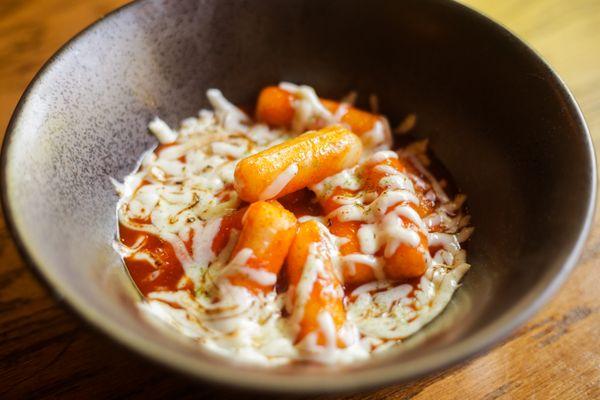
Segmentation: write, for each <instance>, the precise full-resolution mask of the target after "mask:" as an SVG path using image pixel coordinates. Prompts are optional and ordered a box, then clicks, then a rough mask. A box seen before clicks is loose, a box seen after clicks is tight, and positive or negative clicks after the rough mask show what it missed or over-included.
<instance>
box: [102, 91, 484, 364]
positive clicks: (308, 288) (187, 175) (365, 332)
mask: <svg viewBox="0 0 600 400" xmlns="http://www.w3.org/2000/svg"><path fill="white" fill-rule="evenodd" d="M281 87H282V88H283V89H285V90H287V91H289V92H290V93H292V94H293V95H294V97H295V101H294V104H293V107H294V109H295V119H294V122H293V126H292V129H291V130H290V131H284V130H281V129H270V128H269V127H268V126H266V125H264V124H257V123H253V122H252V121H251V120H250V118H249V117H248V116H247V115H246V114H245V113H244V112H243V111H241V110H240V109H239V108H238V107H236V106H235V105H233V104H232V103H231V102H229V101H228V100H227V99H226V98H225V97H224V96H223V94H222V93H221V92H220V91H218V90H216V89H211V90H209V91H208V92H207V97H208V99H209V101H210V103H211V105H212V107H213V111H210V110H201V111H200V112H199V113H198V116H197V117H191V118H187V119H185V120H184V121H182V123H181V127H180V129H179V131H174V130H172V129H171V128H170V127H169V126H168V125H167V124H166V123H165V122H164V121H162V120H160V119H159V118H155V119H154V120H153V121H151V122H150V124H149V129H150V131H151V132H152V133H153V134H154V135H155V136H156V137H157V138H158V140H159V142H160V143H161V144H168V146H162V147H159V148H158V149H157V151H154V152H153V151H149V152H147V153H145V154H144V155H143V156H142V158H141V160H140V163H139V165H138V166H137V167H136V171H135V172H133V173H132V174H130V175H128V176H127V177H125V178H124V181H123V183H119V182H117V181H115V180H112V181H113V184H114V185H115V188H116V190H117V192H118V193H119V196H120V200H119V203H118V206H117V207H118V218H119V222H120V224H122V226H124V227H127V228H130V229H133V230H137V231H140V232H145V233H147V234H151V235H155V236H157V237H158V238H160V239H161V240H163V241H165V242H166V243H168V244H169V245H170V246H171V247H172V248H173V252H174V254H175V256H176V257H177V260H178V261H179V262H180V263H181V265H182V267H183V269H184V273H185V277H186V278H187V279H189V281H190V282H191V283H192V285H193V287H194V290H193V291H190V290H187V289H186V290H184V289H183V288H184V286H185V285H181V284H180V285H178V286H177V289H176V290H174V291H155V292H151V293H150V294H149V295H148V298H147V299H146V301H144V302H142V303H140V309H141V310H142V311H143V313H142V314H143V315H144V316H146V317H148V318H149V319H150V321H152V322H153V323H158V322H157V321H162V323H165V324H166V325H167V326H169V327H172V328H175V329H176V331H178V332H180V333H182V334H184V335H185V336H187V337H188V338H190V340H194V341H196V342H197V343H198V345H200V346H203V347H204V348H206V349H208V350H210V351H213V352H214V353H216V354H219V355H222V356H224V357H229V358H232V359H235V360H236V361H238V362H243V363H250V364H261V365H268V366H273V365H281V364H286V363H290V362H293V361H296V360H311V361H316V362H319V363H326V364H337V363H352V362H356V361H357V360H363V359H366V358H368V357H369V356H370V355H371V354H373V353H378V352H382V351H386V350H388V349H389V348H391V347H393V346H396V345H399V343H401V341H402V339H404V338H406V337H407V336H410V335H411V334H413V333H415V332H416V331H418V330H419V329H420V328H421V327H423V326H424V325H425V324H427V323H428V322H429V321H431V319H433V318H434V317H435V316H436V315H438V314H439V313H440V312H441V311H442V310H443V308H444V307H445V306H446V304H447V303H448V301H449V300H450V298H451V296H452V293H453V292H454V291H455V290H456V288H457V287H458V282H459V281H460V279H461V277H462V275H463V274H464V273H465V272H466V271H467V270H468V268H469V265H468V264H466V253H465V251H464V250H462V249H461V243H462V242H463V241H465V240H467V238H468V237H469V236H470V235H471V234H472V232H473V228H471V227H470V226H469V217H468V216H467V215H464V214H463V213H462V206H463V203H464V201H465V197H464V196H462V195H459V196H456V198H454V199H452V200H451V199H450V198H449V197H448V196H447V195H446V193H445V192H444V190H443V187H442V185H441V184H440V182H438V181H437V180H436V179H435V178H434V177H433V176H432V175H431V173H429V171H427V169H426V168H425V166H424V164H423V163H422V160H424V153H423V152H424V149H425V147H424V145H422V144H420V145H418V146H411V147H409V148H407V149H405V150H402V153H403V154H402V155H403V157H407V158H408V159H409V160H410V162H411V163H412V164H413V165H414V166H415V168H416V170H417V171H418V175H419V176H416V175H414V174H410V173H406V174H405V173H400V172H398V171H397V170H395V169H393V168H391V167H389V166H386V165H378V164H382V163H383V162H384V161H385V160H386V159H389V158H398V154H397V153H396V152H394V151H391V150H390V148H391V147H390V145H391V143H390V138H391V136H390V135H389V125H388V124H387V120H386V119H385V118H383V117H382V118H381V120H380V121H379V122H378V123H376V124H375V126H373V128H372V129H371V131H369V132H366V133H365V134H364V138H363V139H364V140H366V151H365V153H364V157H363V162H362V164H361V165H359V166H356V167H353V168H349V169H347V170H344V171H342V172H340V173H338V174H336V175H333V176H330V177H328V178H326V179H325V180H323V181H322V182H319V183H318V184H316V185H314V186H313V187H311V188H310V189H311V190H312V191H313V192H315V194H316V195H317V197H318V198H319V199H326V198H328V197H329V196H332V194H333V192H334V191H335V190H337V189H340V188H341V189H344V190H346V191H349V192H351V194H344V195H337V196H335V197H333V201H335V202H336V203H338V204H339V205H340V207H339V208H337V209H336V210H335V211H334V212H332V213H331V214H330V215H328V216H305V217H302V218H299V221H301V222H302V221H305V220H309V219H312V220H316V221H318V222H319V224H320V225H319V226H320V229H321V232H322V237H323V238H324V240H323V241H322V242H320V243H317V244H314V245H313V246H311V248H310V250H309V255H308V257H307V260H306V265H305V267H304V270H303V273H302V276H301V279H300V281H299V282H298V284H297V285H296V286H295V287H292V288H290V289H289V290H288V291H287V292H284V293H275V292H271V293H269V294H263V293H259V294H255V293H251V292H250V291H248V290H247V289H246V288H244V287H239V286H234V285H232V284H231V283H230V282H229V280H228V279H227V277H228V276H230V275H231V274H233V273H235V274H241V275H243V276H245V277H247V278H248V279H250V280H252V281H254V282H256V283H258V284H259V285H263V286H271V285H274V284H275V283H276V281H277V276H276V275H275V274H273V273H271V272H269V271H266V270H262V269H256V268H250V267H249V266H248V261H249V260H250V259H251V258H252V257H254V254H253V253H252V250H250V249H242V250H241V251H239V252H238V253H237V254H236V255H235V257H233V259H231V260H230V257H231V254H232V251H233V248H234V247H235V244H236V242H237V237H238V232H237V231H236V230H235V229H233V230H231V233H230V236H229V238H228V241H227V243H226V244H225V247H224V248H223V249H222V250H221V251H220V252H219V253H218V254H215V253H214V252H213V242H214V239H215V237H216V236H217V235H218V233H219V231H220V229H221V225H222V223H223V217H224V216H226V215H227V214H229V213H231V212H232V211H233V210H237V209H238V208H239V207H240V200H239V199H238V197H237V193H236V192H235V191H234V190H233V188H232V183H233V179H234V177H233V173H234V170H235V166H236V164H237V162H238V160H239V159H241V158H243V157H246V156H248V155H250V154H254V153H256V152H258V151H261V150H263V149H265V148H268V147H270V146H273V145H275V144H278V143H281V142H283V141H285V140H287V139H289V138H291V137H294V136H295V135H296V134H298V133H302V132H303V131H304V130H306V129H307V128H308V127H311V126H313V125H314V124H315V122H316V121H318V122H319V123H320V124H333V123H339V122H340V121H341V119H342V117H343V115H344V114H345V112H346V110H347V107H348V105H346V104H342V105H341V106H340V107H338V109H337V110H336V112H335V113H333V114H332V113H330V112H329V111H328V110H327V109H326V108H325V107H324V106H323V105H322V104H321V102H320V101H319V99H318V97H317V95H316V93H315V92H314V90H313V89H312V88H310V87H308V86H297V85H293V84H290V83H282V84H281ZM373 165H376V167H375V168H376V169H377V171H378V172H381V173H383V174H384V175H385V176H384V177H382V178H381V179H380V181H379V182H378V184H379V186H380V187H381V188H382V191H381V193H377V192H374V191H365V190H363V187H364V184H365V183H364V181H363V178H362V176H361V174H362V170H363V168H364V167H365V166H373ZM425 165H426V164H425ZM297 173H298V167H297V165H296V164H293V165H291V166H290V167H288V168H287V169H286V170H284V171H282V172H281V174H280V175H279V176H278V177H277V179H276V180H275V181H274V182H272V183H271V184H270V185H269V186H268V187H267V189H266V190H265V191H264V193H263V194H262V196H261V197H262V198H264V199H268V198H273V197H275V196H277V194H279V193H280V192H281V191H282V190H283V189H284V188H285V187H286V185H287V184H288V183H289V182H290V180H291V179H293V177H294V176H295V175H296V174H297ZM417 190H420V191H421V192H419V193H421V194H422V193H423V192H425V193H426V194H425V197H426V198H427V199H428V200H429V201H430V202H431V203H432V204H435V205H436V207H435V209H434V210H433V212H432V213H431V214H430V215H428V216H425V217H424V218H421V216H420V215H419V214H418V213H417V212H416V211H415V207H414V206H416V205H419V203H420V199H419V197H418V196H417V195H416V193H417ZM331 218H338V219H339V220H341V221H355V222H359V223H360V224H361V225H360V228H359V229H358V232H357V235H358V241H359V248H360V252H357V253H353V254H348V255H345V256H341V255H340V251H339V248H340V246H342V245H344V244H345V243H347V242H348V239H346V238H339V237H336V236H334V235H332V234H331V233H330V232H329V230H328V228H327V224H328V221H329V219H331ZM421 235H425V236H426V237H427V239H428V241H429V245H430V247H431V248H432V249H436V251H435V254H432V255H431V256H429V252H428V251H427V249H425V248H422V245H421V240H420V238H421ZM401 244H403V245H408V246H412V247H416V248H419V249H420V251H423V253H424V254H425V255H426V259H427V270H426V272H425V274H424V275H423V276H422V277H421V279H420V281H419V283H418V284H417V285H416V286H414V287H413V286H411V285H408V284H398V283H396V282H391V281H388V280H386V277H385V273H384V270H383V267H384V263H385V261H384V258H383V257H382V256H390V255H391V254H393V253H394V252H395V250H396V249H397V248H398V246H400V245H401ZM114 247H115V250H116V251H118V252H119V253H120V254H121V255H122V256H123V257H130V258H131V259H133V260H137V261H139V262H145V263H147V264H148V265H150V266H151V267H153V268H155V269H156V271H155V272H154V273H152V274H151V275H150V279H153V278H154V277H155V276H157V274H158V273H157V271H158V268H159V265H158V264H157V260H155V259H154V258H153V255H152V254H151V253H150V252H148V251H145V250H144V247H143V237H140V240H137V241H136V242H135V243H133V245H132V246H131V247H127V246H124V245H123V244H122V243H120V242H117V243H115V246H114ZM380 251H381V253H380ZM325 261H327V262H331V263H332V266H333V272H334V273H335V274H336V276H337V278H338V279H339V280H340V281H342V277H343V275H344V274H343V271H342V269H346V270H348V271H354V269H355V267H356V265H357V264H362V265H367V266H370V267H371V268H373V271H374V273H375V276H376V278H377V280H376V281H374V282H370V283H367V284H364V285H362V286H360V287H358V288H356V289H355V290H354V291H353V292H352V293H351V294H350V295H349V296H346V298H345V307H346V311H347V320H346V322H345V323H344V325H343V326H342V327H341V328H340V329H337V332H336V326H335V324H334V321H333V318H332V315H331V314H330V313H329V312H327V311H322V312H321V313H320V314H318V318H317V319H318V321H317V322H318V330H317V331H315V332H312V333H309V334H308V335H306V336H305V337H304V339H303V340H302V341H301V342H300V343H295V337H296V333H297V332H298V329H299V322H300V321H301V319H302V317H303V313H304V309H305V305H306V302H307V301H308V298H309V297H310V295H311V293H312V290H313V287H314V284H315V282H316V281H317V280H318V279H319V277H320V276H322V275H324V274H326V271H325V270H324V268H325V266H324V262H325ZM182 282H183V280H182ZM180 283H181V282H180ZM292 291H293V292H294V293H295V301H294V302H293V304H292V301H291V296H289V295H288V294H289V293H290V292H292ZM323 293H325V294H326V295H329V296H333V297H337V298H342V297H343V296H344V293H343V291H342V289H341V287H339V286H335V285H329V286H327V287H325V288H323ZM284 308H285V309H287V311H288V313H289V314H290V315H289V316H287V317H284V316H283V315H282V312H283V310H284ZM159 326H161V327H164V326H165V325H162V324H159ZM319 334H321V335H322V336H323V338H324V339H325V340H324V344H319V343H318V342H319V341H318V337H319ZM338 340H341V341H342V342H344V344H345V345H346V346H345V347H343V348H340V347H339V346H338Z"/></svg>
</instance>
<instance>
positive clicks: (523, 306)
mask: <svg viewBox="0 0 600 400" xmlns="http://www.w3.org/2000/svg"><path fill="white" fill-rule="evenodd" d="M146 1H148V0H135V1H132V2H130V3H127V4H125V5H123V6H121V7H119V8H116V9H115V10H113V11H111V12H110V13H108V14H106V15H105V16H104V17H102V18H100V19H99V20H97V21H95V22H94V23H92V24H91V25H89V26H88V27H86V28H85V29H83V30H82V31H80V32H79V33H77V34H76V35H75V36H74V37H73V38H71V39H70V40H69V41H68V42H66V43H65V44H64V45H62V46H61V47H60V48H59V50H57V51H56V52H55V53H54V54H53V55H52V56H51V57H50V58H49V59H48V60H47V61H46V62H45V63H44V65H43V66H42V68H41V69H40V70H39V71H38V72H37V73H36V74H35V76H34V78H33V79H32V80H31V82H30V83H29V85H28V86H27V88H26V90H25V91H24V92H23V94H22V96H21V98H20V100H19V102H18V103H17V106H16V108H15V110H14V112H13V115H12V117H11V119H10V121H9V124H8V127H7V130H6V134H5V136H4V139H3V143H2V149H1V154H0V186H1V191H0V200H1V202H2V210H3V213H4V218H5V221H6V226H7V228H8V231H9V232H10V233H11V235H12V237H13V239H14V242H15V244H16V246H17V249H18V251H19V253H20V255H21V256H22V257H23V259H24V260H25V263H26V264H27V265H28V266H29V267H30V269H31V270H32V271H33V272H34V274H35V275H36V276H37V277H38V279H39V280H40V281H41V282H43V283H44V284H45V286H46V287H48V288H49V289H50V292H51V294H52V295H53V296H54V297H55V299H56V300H58V302H59V304H61V305H62V304H65V305H67V306H68V309H69V310H71V311H74V313H75V314H77V315H78V316H79V317H81V318H82V319H83V321H84V322H86V323H87V325H88V326H90V327H92V328H93V329H96V330H99V331H101V332H102V333H103V334H105V335H106V336H108V337H110V338H112V339H113V340H114V341H115V342H116V343H117V344H119V345H121V346H123V347H126V348H128V349H130V350H133V351H134V352H136V353H137V354H141V355H143V356H145V357H146V359H149V360H150V361H152V362H154V363H155V364H159V365H161V366H168V367H170V368H171V369H172V370H175V371H177V372H179V373H183V374H185V375H187V376H190V377H194V378H197V379H201V380H205V381H210V382H213V383H216V384H218V385H222V386H224V385H227V386H228V387H231V386H233V387H237V388H243V389H250V390H256V391H261V392H265V391H271V392H279V393H284V392H287V393H290V392H295V393H305V394H310V393H313V394H314V393H333V392H344V391H352V390H365V389H369V388H375V387H381V386H384V385H388V384H393V383H403V382H407V381H412V380H416V379H417V378H420V377H423V376H425V375H429V374H432V373H434V372H438V371H441V370H443V369H446V368H448V367H450V366H452V365H456V364H458V363H460V362H463V361H465V360H468V359H471V358H474V357H475V356H477V355H480V354H482V353H484V352H486V351H488V350H490V349H491V348H492V347H493V346H495V345H497V344H498V343H500V342H502V341H504V340H505V339H506V338H507V337H508V336H509V335H510V334H511V333H512V332H514V331H515V330H516V329H517V328H518V327H520V326H521V325H523V324H524V323H525V322H526V321H527V320H528V319H530V318H531V317H532V316H533V315H534V314H535V313H536V312H537V311H538V310H539V309H540V308H541V307H542V306H543V305H544V304H546V303H547V302H548V300H549V299H550V298H551V296H553V295H554V294H555V293H556V292H557V290H558V289H559V287H560V286H561V285H562V284H563V283H564V281H565V280H566V278H567V276H568V275H569V273H570V272H571V271H572V270H573V269H574V267H575V266H576V264H577V262H578V261H579V258H580V256H581V253H582V251H583V248H584V245H585V243H586V240H587V237H588V236H589V233H590V230H591V227H592V225H593V220H594V215H595V208H596V197H597V167H596V155H595V152H594V146H593V143H592V138H591V135H590V133H589V129H588V127H587V125H586V122H585V119H584V117H583V114H582V112H581V110H580V107H579V105H578V104H577V102H576V100H575V98H574V96H573V95H572V93H571V92H570V91H569V89H568V88H567V86H566V84H565V83H564V81H563V80H562V79H561V78H560V77H559V76H558V74H557V73H556V72H555V71H554V70H553V69H552V68H551V67H550V65H549V64H548V63H547V62H546V61H545V60H544V59H543V58H542V57H541V56H540V55H539V54H538V53H537V52H536V51H535V50H533V49H532V48H531V47H530V46H529V45H528V44H527V43H526V42H525V41H524V40H522V39H521V38H519V37H518V36H517V35H516V34H514V33H513V32H512V31H510V30H509V29H507V28H506V27H505V26H504V25H502V24H500V23H498V22H496V21H494V20H493V19H491V18H490V17H488V16H487V15H485V14H484V13H482V12H481V11H479V10H475V9H473V8H471V7H469V6H467V5H464V4H462V3H459V2H457V1H451V2H448V3H446V4H445V5H446V6H447V7H454V8H456V9H458V12H462V13H466V14H470V17H471V18H475V19H478V20H479V22H481V23H483V24H487V25H490V26H491V27H492V28H494V29H496V30H498V31H500V32H501V33H503V34H505V35H506V36H507V40H514V41H516V42H517V45H520V46H522V48H523V50H525V51H526V52H527V53H528V56H529V57H532V58H534V59H537V61H538V62H539V63H540V65H541V66H542V67H543V68H544V69H545V70H546V72H547V73H548V77H549V78H550V79H551V80H554V83H556V85H557V88H558V89H559V92H560V93H559V94H560V96H562V97H563V98H564V100H565V103H566V107H567V111H569V112H570V113H571V114H572V115H573V117H574V118H575V121H576V125H577V127H576V128H577V130H578V131H579V133H580V134H581V135H582V136H583V140H584V146H585V147H586V148H587V151H588V156H589V160H590V165H589V166H588V168H589V170H590V176H589V182H587V183H588V184H589V195H588V197H587V199H585V200H586V201H587V204H586V206H587V207H586V212H585V218H584V219H583V224H582V226H581V227H580V230H579V234H578V235H577V239H576V241H575V242H574V245H573V246H572V248H571V251H570V253H569V255H568V257H567V258H566V260H565V262H564V263H563V264H562V265H560V266H559V267H557V268H554V269H553V270H549V271H547V272H546V273H545V274H544V277H543V279H541V280H540V281H539V282H537V283H536V285H535V286H533V287H532V288H531V290H530V291H529V293H527V294H526V295H525V296H523V297H522V298H521V299H520V300H519V301H518V302H517V303H516V304H515V305H513V306H512V307H511V308H510V309H508V310H507V311H505V312H504V313H503V314H501V315H500V316H499V317H498V318H497V319H496V320H495V321H494V322H492V323H490V324H489V326H487V327H485V328H483V329H482V330H480V331H479V332H477V333H475V334H473V335H472V336H470V337H467V338H466V339H463V340H462V341H460V342H458V343H456V344H454V345H452V346H450V347H449V348H446V349H443V350H441V351H440V352H438V353H437V354H436V355H425V356H423V357H421V358H419V359H417V360H414V361H413V363H412V364H411V367H410V369H408V370H404V372H402V371H399V370H398V368H399V366H398V365H394V364H392V365H385V366H380V367H376V368H373V369H371V370H361V371H348V372H347V373H344V374H341V375H340V376H336V379H333V380H323V379H320V378H319V377H318V376H313V375H306V376H291V375H280V374H269V373H268V371H265V370H264V369H256V370H250V369H248V370H246V369H243V370H237V372H236V373H235V374H231V372H232V371H233V370H235V367H234V366H231V365H230V364H225V363H224V364H223V365H215V364H212V363H210V362H206V361H203V360H200V359H193V360H192V359H190V358H187V357H184V356H182V355H180V354H178V353H176V352H174V351H172V350H170V349H168V348H164V347H161V346H160V345H159V344H158V343H156V342H154V341H152V340H149V339H145V338H143V337H139V336H138V335H137V334H135V333H134V332H130V331H128V330H127V329H125V328H122V327H121V326H120V325H119V324H117V323H115V322H112V321H110V320H108V319H105V318H103V314H102V313H101V312H99V311H97V310H96V309H95V308H94V307H93V306H91V305H89V304H87V303H86V301H85V297H83V296H79V295H78V294H77V292H75V291H72V290H70V288H69V287H68V286H67V285H64V284H63V283H62V282H61V281H60V279H58V277H57V276H56V275H54V274H53V273H52V270H51V269H49V268H47V267H46V266H44V262H43V260H41V259H37V258H36V256H35V249H33V248H32V247H30V246H29V245H28V244H27V242H28V241H27V237H26V236H25V234H24V233H23V231H21V229H20V227H19V223H18V222H17V220H16V218H15V215H14V214H13V209H12V204H11V194H10V192H9V190H8V186H7V182H8V165H9V164H10V158H11V157H10V154H11V144H12V138H13V136H14V135H15V132H16V127H17V126H18V125H19V123H20V122H21V120H22V117H23V115H22V114H23V110H24V109H25V107H26V105H27V103H28V100H29V98H30V95H31V94H32V93H33V92H34V91H35V89H36V86H37V84H38V83H39V81H40V80H41V79H42V78H43V76H44V75H45V73H46V72H47V70H48V69H49V68H50V67H51V66H52V65H54V64H55V63H56V62H59V61H60V57H61V56H62V55H63V54H65V53H67V52H68V51H69V49H70V47H71V46H72V45H73V44H75V43H77V42H79V41H81V40H83V39H85V37H86V36H87V35H89V34H90V33H91V32H92V31H93V30H94V29H96V28H98V27H100V26H101V25H102V24H103V23H104V22H105V20H107V19H109V18H112V17H114V16H116V15H119V14H121V13H125V12H127V11H129V10H130V9H133V8H134V7H138V6H140V5H141V4H142V3H145V2H146ZM432 2H433V3H437V1H435V0H433V1H432ZM63 299H64V300H66V301H64V302H63V301H62V300H63ZM400 368H401V366H400ZM232 377H235V378H234V379H232Z"/></svg>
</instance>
